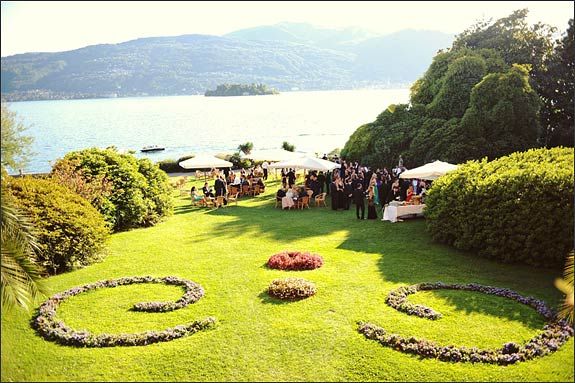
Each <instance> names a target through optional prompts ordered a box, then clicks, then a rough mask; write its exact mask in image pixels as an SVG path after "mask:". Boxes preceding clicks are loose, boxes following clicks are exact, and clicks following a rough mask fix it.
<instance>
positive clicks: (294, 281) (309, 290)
mask: <svg viewBox="0 0 575 383" xmlns="http://www.w3.org/2000/svg"><path fill="white" fill-rule="evenodd" d="M316 292H317V288H316V287H315V285H314V284H313V282H310V281H306V280H305V279H303V278H285V279H274V280H273V281H272V283H270V285H269V286H268V294H269V295H270V296H272V297H274V298H278V299H281V300H285V301H296V300H300V299H304V298H307V297H311V296H312V295H314V294H315V293H316Z"/></svg>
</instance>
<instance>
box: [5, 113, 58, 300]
mask: <svg viewBox="0 0 575 383" xmlns="http://www.w3.org/2000/svg"><path fill="white" fill-rule="evenodd" d="M24 130H25V127H24V125H23V124H22V123H21V122H17V121H16V113H15V112H12V111H10V110H9V108H8V106H7V105H6V104H5V103H4V102H2V123H1V132H2V142H1V148H2V151H1V154H2V161H1V162H2V163H1V166H0V172H1V174H2V182H1V191H2V203H1V209H2V227H1V233H0V235H1V242H2V246H1V248H2V253H1V257H2V258H1V268H0V270H1V274H0V289H1V295H2V310H10V309H12V308H13V307H14V306H21V307H24V308H28V305H29V304H30V303H32V302H33V301H34V299H36V297H37V296H38V295H39V294H40V293H44V294H45V293H47V289H46V287H45V286H44V284H43V282H42V279H41V275H40V268H39V267H38V265H36V264H35V258H36V257H35V256H36V253H37V252H38V250H39V247H38V242H37V238H36V233H35V228H34V225H33V224H32V223H31V221H30V220H29V219H28V217H27V216H26V215H25V214H23V213H22V212H21V211H20V210H19V209H18V208H16V206H15V203H14V201H13V200H12V199H11V198H10V196H9V195H8V193H6V185H7V182H9V178H10V177H9V176H8V173H7V170H6V166H8V167H11V168H13V169H15V168H18V167H20V166H23V164H25V163H26V154H28V153H30V150H29V145H30V143H31V142H32V138H31V137H27V136H24V135H22V132H23V131H24Z"/></svg>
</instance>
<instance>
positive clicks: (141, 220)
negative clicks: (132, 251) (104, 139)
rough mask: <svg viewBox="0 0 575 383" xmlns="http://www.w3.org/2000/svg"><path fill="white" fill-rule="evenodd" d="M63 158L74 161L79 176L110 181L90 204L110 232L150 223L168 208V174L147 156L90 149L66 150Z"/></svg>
mask: <svg viewBox="0 0 575 383" xmlns="http://www.w3.org/2000/svg"><path fill="white" fill-rule="evenodd" d="M66 160H67V161H70V163H74V164H77V165H76V166H77V170H78V172H80V170H82V175H83V176H86V177H96V178H97V177H104V178H105V179H107V180H108V181H109V182H110V184H111V191H110V194H109V195H101V196H99V200H98V201H95V202H93V205H94V206H96V208H98V209H99V211H100V212H101V213H102V214H103V215H104V217H105V219H106V221H108V222H109V223H110V224H111V225H112V227H113V229H114V231H121V230H126V229H131V228H135V227H145V226H153V225H155V224H156V223H158V222H159V221H160V220H161V219H162V218H163V217H164V216H167V215H169V214H170V213H171V211H172V203H171V199H170V198H171V192H172V189H171V188H170V184H169V177H168V175H167V174H166V173H165V172H163V171H161V170H160V168H159V166H158V165H155V164H152V162H151V161H150V160H149V159H147V158H142V159H137V158H136V157H134V156H133V155H132V154H120V153H118V152H117V151H115V150H114V149H105V150H102V149H97V148H91V149H85V150H81V151H76V152H70V153H68V154H66V156H65V158H64V161H66ZM58 161H62V160H58ZM57 165H58V162H57V163H56V165H55V166H57Z"/></svg>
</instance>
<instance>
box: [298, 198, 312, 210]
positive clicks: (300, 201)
mask: <svg viewBox="0 0 575 383" xmlns="http://www.w3.org/2000/svg"><path fill="white" fill-rule="evenodd" d="M296 207H297V208H298V209H303V208H304V207H307V208H308V209H309V196H306V197H300V198H299V199H298V200H297V206H296Z"/></svg>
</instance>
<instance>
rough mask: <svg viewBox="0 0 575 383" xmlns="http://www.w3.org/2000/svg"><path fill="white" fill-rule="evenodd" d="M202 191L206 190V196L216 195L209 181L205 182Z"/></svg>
mask: <svg viewBox="0 0 575 383" xmlns="http://www.w3.org/2000/svg"><path fill="white" fill-rule="evenodd" d="M202 191H203V192H204V197H213V196H214V193H213V192H212V188H211V187H210V185H208V183H207V182H206V183H205V184H204V187H203V188H202Z"/></svg>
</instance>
